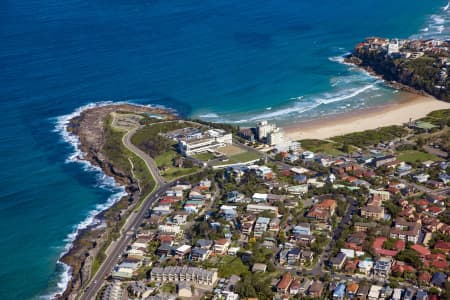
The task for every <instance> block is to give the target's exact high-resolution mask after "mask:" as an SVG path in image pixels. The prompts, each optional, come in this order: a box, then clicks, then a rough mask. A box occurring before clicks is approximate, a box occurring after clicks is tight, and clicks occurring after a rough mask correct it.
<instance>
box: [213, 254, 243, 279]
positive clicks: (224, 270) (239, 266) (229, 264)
mask: <svg viewBox="0 0 450 300" xmlns="http://www.w3.org/2000/svg"><path fill="white" fill-rule="evenodd" d="M218 268H219V276H220V277H224V278H228V277H230V276H231V275H238V276H240V275H242V274H245V273H248V272H249V270H248V267H247V266H246V265H244V263H243V262H242V260H241V259H240V258H239V257H237V256H224V257H221V259H220V261H219V262H218Z"/></svg>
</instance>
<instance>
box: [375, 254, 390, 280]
mask: <svg viewBox="0 0 450 300" xmlns="http://www.w3.org/2000/svg"><path fill="white" fill-rule="evenodd" d="M391 267H392V260H391V259H390V258H386V257H382V258H380V259H379V260H377V261H376V262H375V265H374V267H373V274H374V275H375V276H378V277H383V278H387V277H388V276H389V274H390V273H391Z"/></svg>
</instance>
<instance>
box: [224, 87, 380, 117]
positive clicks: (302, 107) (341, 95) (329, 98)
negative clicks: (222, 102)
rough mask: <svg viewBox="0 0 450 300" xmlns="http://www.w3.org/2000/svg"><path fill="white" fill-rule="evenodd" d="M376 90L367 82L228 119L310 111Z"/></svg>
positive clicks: (278, 115)
mask: <svg viewBox="0 0 450 300" xmlns="http://www.w3.org/2000/svg"><path fill="white" fill-rule="evenodd" d="M371 89H373V90H376V89H378V88H377V87H376V86H375V83H373V84H368V85H365V86H362V87H357V88H349V89H346V90H342V91H339V92H337V93H334V94H331V93H325V94H323V95H322V96H319V97H316V98H315V99H314V98H313V99H311V100H312V101H310V102H306V101H298V102H296V103H294V104H293V105H292V106H291V107H285V108H280V109H277V110H271V111H270V112H265V113H261V114H257V115H255V116H253V117H251V118H248V119H241V120H236V121H229V122H230V123H248V122H254V121H258V120H264V119H274V118H276V117H281V116H286V115H290V114H294V113H295V114H301V113H304V112H307V111H310V110H312V109H314V108H316V107H318V106H320V105H327V104H331V103H334V102H339V101H343V100H347V99H350V98H353V97H356V96H358V95H360V94H362V93H364V92H366V91H368V90H371Z"/></svg>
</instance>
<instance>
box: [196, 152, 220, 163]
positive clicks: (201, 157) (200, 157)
mask: <svg viewBox="0 0 450 300" xmlns="http://www.w3.org/2000/svg"><path fill="white" fill-rule="evenodd" d="M192 157H194V158H196V159H198V160H201V161H208V160H210V159H214V158H215V156H214V154H213V153H211V152H204V153H200V154H196V155H194V156H192Z"/></svg>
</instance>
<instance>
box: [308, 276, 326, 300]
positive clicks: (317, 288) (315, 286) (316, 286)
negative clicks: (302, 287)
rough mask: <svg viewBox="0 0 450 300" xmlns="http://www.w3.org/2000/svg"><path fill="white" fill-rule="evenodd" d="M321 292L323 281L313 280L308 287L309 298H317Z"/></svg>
mask: <svg viewBox="0 0 450 300" xmlns="http://www.w3.org/2000/svg"><path fill="white" fill-rule="evenodd" d="M322 293H323V283H322V282H321V281H319V280H315V281H314V282H313V283H312V284H311V285H310V286H309V289H308V295H309V296H310V297H311V298H319V297H321V296H322Z"/></svg>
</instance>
